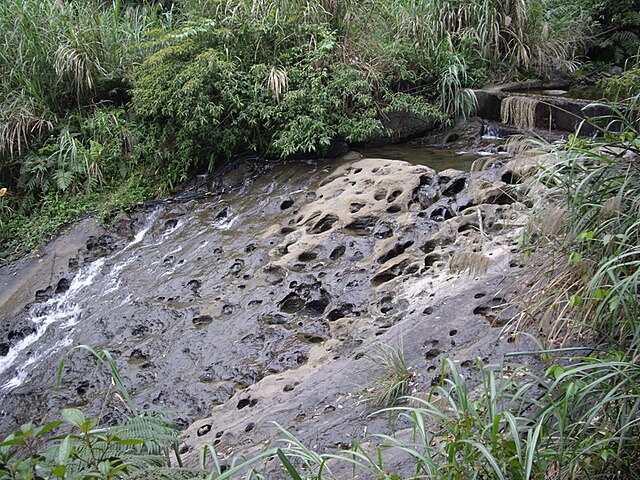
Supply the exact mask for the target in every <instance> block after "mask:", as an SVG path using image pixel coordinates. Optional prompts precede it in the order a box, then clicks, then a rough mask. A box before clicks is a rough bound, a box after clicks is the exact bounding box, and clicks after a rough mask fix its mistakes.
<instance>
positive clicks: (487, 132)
mask: <svg viewBox="0 0 640 480" xmlns="http://www.w3.org/2000/svg"><path fill="white" fill-rule="evenodd" d="M482 139H483V140H504V138H503V137H501V136H500V130H499V129H498V127H497V126H496V125H494V124H492V123H485V124H484V125H483V127H482Z"/></svg>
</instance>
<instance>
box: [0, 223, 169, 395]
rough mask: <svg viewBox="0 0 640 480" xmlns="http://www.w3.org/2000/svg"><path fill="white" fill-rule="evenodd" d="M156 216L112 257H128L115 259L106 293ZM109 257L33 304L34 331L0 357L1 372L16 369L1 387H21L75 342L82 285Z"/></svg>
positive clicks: (90, 280) (88, 282)
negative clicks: (46, 361) (41, 365)
mask: <svg viewBox="0 0 640 480" xmlns="http://www.w3.org/2000/svg"><path fill="white" fill-rule="evenodd" d="M157 216H158V212H157V211H156V212H154V213H153V214H152V215H151V216H150V217H149V219H148V221H147V222H146V225H145V227H144V228H143V229H141V230H140V231H139V232H138V233H137V234H136V235H135V237H134V238H133V240H132V241H131V242H130V243H129V244H127V245H126V246H125V247H124V248H123V249H122V250H120V251H119V252H116V253H115V254H114V255H113V256H112V257H111V260H113V259H117V258H118V256H120V257H121V258H124V259H125V260H123V261H121V262H118V261H117V260H116V262H115V263H114V264H113V266H112V267H111V270H110V271H109V272H108V273H106V274H105V277H106V279H107V285H106V289H105V292H106V293H110V292H112V291H116V290H117V289H118V286H119V274H120V272H121V271H122V270H123V269H124V268H125V267H126V266H127V264H128V263H130V262H131V261H133V260H134V259H133V258H131V257H128V258H127V257H126V256H124V255H123V252H125V251H126V250H128V249H129V248H130V247H132V246H133V245H136V244H138V243H140V242H142V240H143V239H144V237H145V236H146V234H147V232H149V230H150V229H151V227H152V225H153V222H154V220H155V219H156V218H157ZM106 261H107V258H101V259H98V260H96V261H94V262H92V263H90V264H89V265H87V266H85V267H83V268H82V269H80V271H79V272H78V273H77V275H76V276H75V277H74V278H73V280H72V281H71V284H70V285H69V288H68V289H67V290H66V291H65V292H64V293H61V294H58V295H55V296H53V297H52V298H50V299H49V300H47V301H46V302H44V303H36V304H34V305H32V306H31V309H30V311H29V318H28V320H29V321H30V322H31V323H32V329H33V332H32V333H30V334H29V335H27V336H25V337H24V338H23V339H22V340H20V341H19V342H17V343H16V344H15V345H13V346H12V347H11V348H10V349H9V351H8V352H7V355H5V356H4V357H0V375H3V374H5V372H6V374H7V376H8V375H10V374H11V373H10V372H11V369H13V375H12V377H11V378H9V379H8V380H5V382H4V383H2V384H0V391H9V390H12V389H14V388H16V387H19V386H20V385H22V384H23V383H24V381H25V380H26V379H27V377H28V376H29V372H32V371H33V370H34V369H35V368H37V366H38V364H39V363H40V361H41V360H42V359H44V358H47V357H49V356H51V355H53V354H55V353H56V352H58V351H59V350H60V349H62V348H65V347H68V346H70V345H71V344H72V343H73V340H72V335H73V332H74V328H73V327H74V326H75V325H76V324H77V323H78V322H79V321H80V319H81V317H82V314H83V311H82V307H81V306H80V303H81V301H82V295H83V289H84V288H85V287H87V286H89V285H92V284H93V282H94V280H95V279H96V277H97V276H98V275H100V274H103V273H104V272H103V270H104V268H103V267H105V264H107V262H106ZM45 334H46V336H47V337H48V338H47V339H46V341H39V340H40V339H41V338H42V337H43V336H45ZM52 339H53V340H52ZM45 343H48V344H49V346H48V347H46V346H45V345H44V344H45ZM5 378H6V377H5Z"/></svg>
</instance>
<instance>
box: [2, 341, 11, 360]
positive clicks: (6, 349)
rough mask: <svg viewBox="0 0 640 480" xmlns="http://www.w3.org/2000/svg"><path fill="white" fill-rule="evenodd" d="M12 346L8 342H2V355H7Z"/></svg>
mask: <svg viewBox="0 0 640 480" xmlns="http://www.w3.org/2000/svg"><path fill="white" fill-rule="evenodd" d="M9 350H10V347H9V344H8V343H0V357H6V356H7V354H8V353H9Z"/></svg>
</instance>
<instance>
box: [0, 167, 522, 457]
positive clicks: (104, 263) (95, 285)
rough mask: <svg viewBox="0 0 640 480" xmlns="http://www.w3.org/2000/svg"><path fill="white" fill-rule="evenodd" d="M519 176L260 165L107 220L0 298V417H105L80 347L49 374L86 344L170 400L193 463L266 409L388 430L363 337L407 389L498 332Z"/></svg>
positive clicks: (298, 426)
mask: <svg viewBox="0 0 640 480" xmlns="http://www.w3.org/2000/svg"><path fill="white" fill-rule="evenodd" d="M517 183H518V180H517V175H515V174H514V173H513V171H512V169H511V167H502V166H501V164H500V163H495V162H494V163H493V164H491V165H490V168H489V169H487V170H485V171H483V172H476V173H464V172H459V171H455V170H448V171H445V172H441V173H440V174H437V173H436V172H435V171H433V170H432V169H430V168H428V167H425V166H416V165H410V164H408V163H404V162H399V161H393V160H384V159H371V158H368V159H354V158H353V156H349V157H345V158H343V159H342V160H338V161H332V162H324V161H321V162H297V163H284V164H275V165H270V166H268V167H266V171H265V172H263V173H261V174H258V173H255V174H254V175H253V176H252V177H249V178H247V179H246V181H245V182H244V183H243V184H242V187H241V189H240V190H236V191H233V192H228V193H224V194H221V195H207V196H206V197H205V198H202V199H200V200H193V201H191V202H189V203H185V204H171V203H164V204H160V205H158V206H157V207H156V208H155V210H153V211H152V212H149V213H144V212H139V213H137V214H135V215H133V216H131V217H130V218H122V219H121V222H120V227H119V229H118V231H113V232H106V233H104V234H103V235H102V236H97V237H95V236H94V237H92V238H91V239H89V240H88V241H87V242H86V246H85V247H84V248H83V249H81V252H80V254H79V256H78V260H77V261H78V262H79V263H80V264H81V268H80V269H79V270H78V272H77V273H76V274H75V277H73V278H67V277H65V278H66V279H67V280H68V284H64V285H62V284H60V281H59V279H57V277H51V281H52V282H57V283H52V284H51V285H49V286H48V287H49V288H50V289H52V294H51V296H49V295H48V294H47V295H46V296H45V297H42V298H36V297H35V293H36V292H34V291H31V295H32V296H31V298H30V300H29V302H31V304H30V306H29V307H28V308H26V309H25V308H22V307H21V305H19V304H20V302H10V303H7V305H10V306H11V307H12V309H11V311H10V312H8V313H7V316H6V317H5V318H6V320H5V321H4V322H3V323H2V324H1V325H0V342H2V343H3V344H5V345H6V348H5V350H4V351H3V350H0V355H3V356H0V372H1V373H0V384H3V385H4V387H2V388H3V389H4V392H3V397H2V400H0V409H1V410H2V411H3V412H4V415H3V417H2V418H1V419H0V430H2V431H3V432H6V431H8V430H9V429H11V428H14V427H15V426H16V425H17V424H18V423H20V422H23V421H25V420H28V419H31V420H34V421H41V420H50V419H51V418H52V417H53V416H54V414H55V412H57V411H58V410H59V409H60V408H62V407H65V406H70V405H75V406H80V407H81V408H84V409H85V410H87V411H88V413H89V414H91V415H98V414H99V412H101V411H103V412H107V413H106V415H105V420H106V421H117V420H118V419H119V418H121V416H122V411H123V407H122V405H121V403H119V401H118V400H117V398H116V397H115V396H113V395H110V394H109V391H110V388H111V387H110V381H109V377H108V375H107V374H106V373H105V372H102V371H98V372H97V373H94V371H93V370H94V366H93V364H94V360H93V359H92V358H90V357H89V356H87V355H85V354H84V353H83V352H80V351H78V352H75V353H74V354H73V355H71V356H70V357H69V358H68V360H67V364H66V368H65V374H64V377H63V385H62V388H60V389H57V390H56V389H54V388H53V387H54V383H55V381H54V377H55V374H54V372H55V371H56V369H57V366H58V362H59V361H60V358H61V357H62V355H63V354H64V352H65V351H66V350H67V349H68V348H69V347H70V346H72V345H78V344H88V345H91V346H93V347H94V348H96V349H102V348H106V349H108V350H110V351H111V352H112V354H113V355H114V356H115V357H116V358H117V359H118V364H119V366H120V368H121V372H122V376H123V378H124V381H125V384H126V385H127V386H128V388H129V389H130V390H131V393H132V395H133V398H134V401H135V402H136V404H137V405H138V406H139V407H140V408H151V409H170V410H174V411H176V412H179V413H178V414H177V415H176V420H177V422H178V423H179V424H180V425H181V426H183V427H188V428H186V432H185V434H184V445H183V453H185V454H186V457H187V459H188V461H189V462H191V463H194V462H195V461H196V460H197V454H196V452H197V449H198V448H197V447H198V445H200V444H202V443H213V444H215V445H216V446H217V448H218V449H219V451H220V452H222V453H224V454H228V455H231V454H235V453H250V452H252V451H257V450H259V449H261V448H262V447H264V445H265V442H269V441H271V440H273V439H274V438H277V437H279V436H280V433H279V430H278V429H277V428H276V427H275V426H274V424H273V423H272V422H273V421H276V422H278V423H279V424H280V425H282V426H284V427H286V428H288V429H290V430H292V431H293V432H294V433H295V434H296V435H299V436H300V438H301V439H302V440H303V441H308V442H311V443H315V444H316V445H318V446H319V448H321V449H325V448H326V449H331V448H336V447H339V446H340V444H341V443H344V442H348V441H349V440H348V439H349V435H354V436H356V437H362V436H363V434H364V432H365V430H367V431H368V432H372V431H381V432H382V431H385V428H386V421H385V419H384V418H377V417H368V416H367V413H370V412H371V411H372V409H373V408H374V407H373V406H372V405H371V403H370V402H367V401H366V400H367V399H369V398H370V397H371V396H372V391H373V390H374V389H375V384H376V376H377V375H379V374H380V368H381V367H380V366H379V365H376V363H375V362H374V361H372V359H371V358H372V356H374V354H375V352H376V349H377V348H379V347H378V346H377V345H379V344H386V345H391V346H399V345H402V348H403V349H404V351H405V355H406V359H407V362H408V363H409V365H411V367H412V368H413V371H414V372H415V376H414V381H413V383H412V386H411V388H412V391H413V393H420V392H425V391H427V390H428V389H429V387H430V386H431V385H432V383H434V382H437V380H438V374H439V362H440V360H441V359H442V358H444V357H445V356H446V357H450V358H453V359H455V361H457V362H459V364H460V365H461V367H462V368H466V367H469V366H471V365H472V364H473V362H474V359H475V358H476V357H481V358H484V359H485V360H487V361H491V360H492V359H496V358H499V356H500V355H501V354H502V353H504V352H505V351H508V350H511V349H513V348H514V345H515V344H514V343H512V339H511V338H510V337H509V336H508V335H501V329H500V328H499V327H500V326H502V325H504V324H505V323H506V322H508V321H509V319H510V318H511V317H512V316H513V315H514V314H515V312H514V311H513V309H512V308H510V307H509V305H510V304H509V302H510V300H511V299H512V298H513V296H514V295H516V293H517V292H516V289H517V286H516V285H517V283H518V282H517V280H518V272H519V266H518V264H517V263H516V262H514V261H513V259H512V252H513V251H514V250H515V247H514V242H515V238H516V235H517V233H518V231H517V228H518V227H519V226H520V225H521V224H522V222H523V221H524V219H525V218H526V213H527V207H526V206H525V205H524V204H523V203H522V202H521V200H523V198H522V196H521V193H520V189H519V188H517V187H518V185H517ZM116 246H117V248H116ZM112 247H113V248H112ZM100 249H101V250H100ZM96 251H100V255H96V257H99V258H97V259H94V257H92V256H91V255H90V254H88V253H86V252H96ZM83 252H84V253H83ZM461 253H465V254H467V257H465V259H466V260H464V261H461V260H460V258H458V259H457V261H456V256H459V255H460V254H461ZM474 258H476V259H479V260H478V262H479V264H481V265H482V268H475V267H470V268H471V271H473V272H474V274H473V275H471V274H469V273H468V271H469V270H466V269H467V267H466V266H465V262H466V261H467V260H469V259H471V260H472V263H473V259H474ZM450 262H453V263H452V268H449V265H450ZM72 263H73V262H72ZM454 263H455V264H456V265H457V266H458V267H456V268H453V264H454ZM457 272H458V273H457ZM459 272H462V273H459ZM25 285H27V286H28V285H29V284H25ZM27 288H28V287H27ZM39 289H40V290H42V289H43V287H39ZM44 289H45V290H46V288H44ZM18 290H19V291H20V292H21V294H22V295H23V296H24V289H23V290H20V289H17V291H18ZM56 290H59V291H58V292H56ZM21 298H23V297H21ZM29 302H27V301H23V302H22V304H24V303H29ZM16 332H17V333H16ZM21 335H22V338H21V339H18V338H17V337H18V336H21ZM25 339H26V341H25ZM20 342H22V343H20ZM29 342H30V343H29ZM25 345H26V346H25ZM468 371H471V369H469V370H468ZM105 398H106V400H105ZM105 402H106V405H105ZM192 454H193V455H192Z"/></svg>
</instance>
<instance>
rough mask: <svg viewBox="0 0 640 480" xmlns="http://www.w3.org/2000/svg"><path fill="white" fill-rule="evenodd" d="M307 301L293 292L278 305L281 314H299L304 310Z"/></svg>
mask: <svg viewBox="0 0 640 480" xmlns="http://www.w3.org/2000/svg"><path fill="white" fill-rule="evenodd" d="M304 305H305V301H304V300H303V299H302V298H300V296H299V295H298V294H296V293H294V292H291V293H290V294H289V295H287V296H286V297H284V298H283V299H282V301H281V302H280V303H279V304H278V307H279V308H280V311H281V312H284V313H289V314H291V313H298V312H299V311H301V310H302V309H303V308H304Z"/></svg>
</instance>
